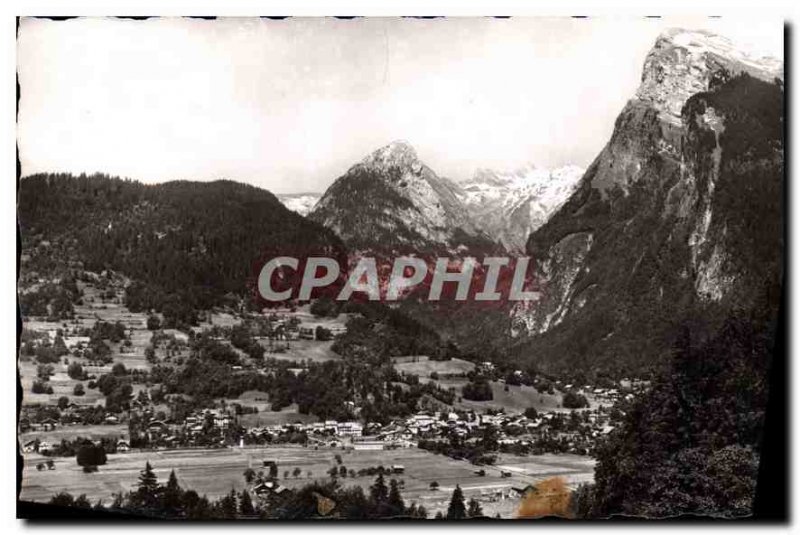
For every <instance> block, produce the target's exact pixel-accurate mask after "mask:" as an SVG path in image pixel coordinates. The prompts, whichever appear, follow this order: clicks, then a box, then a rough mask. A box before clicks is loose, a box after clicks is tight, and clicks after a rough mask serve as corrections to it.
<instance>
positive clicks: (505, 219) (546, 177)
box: [458, 165, 584, 252]
mask: <svg viewBox="0 0 800 535" xmlns="http://www.w3.org/2000/svg"><path fill="white" fill-rule="evenodd" d="M583 172H584V169H582V168H580V167H578V166H574V165H568V166H564V167H559V168H556V169H539V168H537V167H534V166H533V165H529V166H525V167H521V168H519V169H515V170H513V171H494V170H491V169H478V170H477V171H476V172H475V175H474V176H473V177H472V178H471V179H469V180H467V181H464V182H460V183H459V184H458V185H459V187H460V191H459V197H460V198H461V200H462V202H463V203H464V205H465V206H466V207H467V209H468V210H469V212H470V215H471V216H472V217H473V218H474V219H475V220H476V221H480V224H481V226H482V229H483V230H484V231H485V232H486V233H487V234H488V235H489V236H491V237H492V238H494V239H495V240H497V241H499V242H500V243H502V244H503V245H504V246H505V248H506V249H508V250H509V251H513V252H524V250H525V243H526V242H527V240H528V236H529V235H530V234H531V232H533V231H535V230H536V229H538V228H539V227H540V226H542V225H543V224H544V223H545V222H546V221H547V219H548V218H549V217H550V216H551V215H552V214H553V213H554V212H555V211H556V210H557V209H558V208H560V207H561V205H562V204H564V202H565V201H566V200H567V198H568V197H569V196H570V195H571V194H572V193H573V192H574V191H575V188H576V187H577V185H578V181H579V180H580V178H581V176H582V175H583Z"/></svg>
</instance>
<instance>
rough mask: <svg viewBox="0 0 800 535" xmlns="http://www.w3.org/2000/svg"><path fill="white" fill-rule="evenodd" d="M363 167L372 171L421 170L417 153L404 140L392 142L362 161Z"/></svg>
mask: <svg viewBox="0 0 800 535" xmlns="http://www.w3.org/2000/svg"><path fill="white" fill-rule="evenodd" d="M361 165H362V166H364V167H367V168H370V169H388V168H391V167H403V168H408V167H413V168H419V169H420V170H421V168H422V163H421V162H420V161H419V157H418V156H417V151H416V150H414V147H412V146H411V144H410V143H409V142H407V141H404V140H396V141H392V142H391V143H389V144H388V145H385V146H383V147H381V148H379V149H377V150H375V151H374V152H372V153H371V154H369V155H367V156H366V157H365V158H364V159H363V160H361Z"/></svg>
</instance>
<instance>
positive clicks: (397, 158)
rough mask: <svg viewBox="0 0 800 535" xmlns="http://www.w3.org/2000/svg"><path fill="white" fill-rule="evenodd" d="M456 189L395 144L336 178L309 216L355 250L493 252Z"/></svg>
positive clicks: (411, 152)
mask: <svg viewBox="0 0 800 535" xmlns="http://www.w3.org/2000/svg"><path fill="white" fill-rule="evenodd" d="M457 193H458V186H456V185H455V184H454V183H452V182H450V181H449V180H447V179H444V178H441V177H439V176H437V175H436V173H434V172H433V170H431V168H429V167H428V166H427V165H425V164H424V163H422V162H421V161H420V160H419V158H418V157H417V154H416V152H415V151H414V149H413V148H412V147H411V146H410V145H409V144H408V143H405V142H402V141H396V142H393V143H391V144H389V145H387V146H385V147H383V148H380V149H378V150H376V151H375V152H373V153H372V154H370V155H369V156H367V157H366V158H364V159H363V160H362V161H361V162H359V163H357V164H356V165H354V166H353V167H351V168H350V169H349V170H348V171H347V173H345V174H344V175H343V176H341V177H339V178H338V179H337V180H336V181H335V182H334V183H333V185H331V187H330V188H328V190H327V191H326V192H325V194H324V195H323V196H322V198H321V199H320V200H319V202H318V203H317V205H316V206H315V207H314V209H313V211H312V212H311V213H310V214H309V217H310V218H311V219H313V220H314V221H317V222H319V223H321V224H323V225H324V226H326V227H328V228H330V229H332V230H333V231H334V232H336V233H337V234H338V235H339V236H340V237H341V238H342V239H343V240H344V241H345V242H346V243H347V244H348V245H349V246H350V247H351V248H353V249H355V250H358V251H370V250H380V251H381V252H391V253H406V252H429V251H452V252H458V251H462V250H465V249H472V248H476V247H478V248H480V247H481V246H486V247H489V248H491V244H492V242H491V240H490V239H489V238H488V237H487V236H486V235H485V234H484V233H483V232H481V231H480V230H479V229H478V227H477V226H476V225H475V224H474V223H473V221H472V219H471V217H470V216H469V214H468V212H467V209H466V207H465V206H464V205H463V203H462V202H461V200H460V199H459V198H458V195H457Z"/></svg>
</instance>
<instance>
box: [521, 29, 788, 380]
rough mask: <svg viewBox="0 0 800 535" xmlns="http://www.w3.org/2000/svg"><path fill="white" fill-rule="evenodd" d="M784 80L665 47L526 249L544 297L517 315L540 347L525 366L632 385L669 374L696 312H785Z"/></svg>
mask: <svg viewBox="0 0 800 535" xmlns="http://www.w3.org/2000/svg"><path fill="white" fill-rule="evenodd" d="M779 76H782V74H781V73H780V71H779V68H778V67H777V66H776V63H775V62H774V61H772V60H764V61H760V62H759V61H757V60H753V59H751V58H748V57H747V56H744V55H743V54H741V53H739V52H736V51H735V50H734V49H733V48H732V46H731V45H730V44H729V43H728V42H727V41H725V40H724V39H722V38H719V37H717V36H712V35H709V34H700V33H687V32H683V31H670V32H667V33H665V34H663V35H662V36H661V37H660V38H659V39H658V41H657V43H656V46H655V47H654V49H653V51H652V52H651V53H650V54H649V56H648V58H647V60H646V62H645V69H644V73H643V77H642V86H641V87H640V89H639V91H638V93H637V95H636V97H635V98H634V99H632V100H631V101H629V102H628V104H627V105H626V107H625V109H624V110H623V111H622V112H621V113H620V115H619V117H618V118H617V121H616V124H615V128H614V132H613V135H612V137H611V140H610V141H609V143H608V144H607V145H606V147H605V148H604V149H603V151H602V152H601V153H600V154H599V155H598V157H597V158H596V159H595V161H594V162H593V163H592V165H591V166H590V168H589V169H588V170H587V172H586V174H585V175H584V176H583V178H582V179H581V182H580V185H579V186H578V189H577V191H576V192H575V193H574V194H573V195H572V196H571V197H570V199H569V200H568V201H567V202H566V203H565V204H564V206H563V207H562V208H561V209H560V210H559V211H558V212H557V213H556V214H555V215H554V216H553V217H552V218H551V219H550V220H549V221H548V222H547V223H546V224H545V225H543V226H542V227H541V228H540V229H539V230H537V231H536V232H534V233H533V234H532V235H531V237H530V239H529V241H528V244H527V251H528V253H529V254H531V255H532V256H533V257H534V258H535V259H536V261H537V266H538V274H539V277H540V280H541V281H542V283H543V285H544V292H543V294H544V295H543V298H542V299H541V300H540V301H538V302H537V303H535V304H532V305H531V306H529V307H527V308H522V307H520V308H518V309H517V310H516V311H515V314H514V319H515V321H516V328H517V329H518V333H524V334H527V335H529V336H530V335H532V336H533V338H532V339H527V338H526V337H523V338H525V342H523V343H522V344H521V345H520V346H519V347H518V348H517V349H516V352H515V353H516V354H517V355H518V357H519V358H525V359H527V360H530V359H531V358H533V359H534V361H535V363H536V365H538V366H541V367H543V368H562V369H567V368H571V367H572V368H579V369H582V370H595V371H596V370H605V371H609V372H614V371H619V372H620V373H624V370H631V369H642V368H646V367H647V366H649V365H650V364H653V363H654V362H659V361H661V360H662V357H664V356H665V355H666V354H667V353H669V351H670V347H671V342H672V340H673V339H674V334H675V332H676V329H677V328H678V326H679V325H680V323H681V322H682V321H683V320H685V318H687V317H688V316H689V314H690V312H691V311H697V310H702V311H703V314H704V315H705V317H708V318H712V317H714V318H721V317H725V316H726V315H728V311H730V310H732V309H734V308H745V309H747V308H751V307H753V306H755V305H756V303H761V304H763V302H764V301H765V300H766V302H767V303H768V305H770V306H771V308H772V309H773V310H776V309H777V299H778V297H777V295H778V292H779V288H780V283H781V277H782V273H781V262H782V255H783V238H782V224H783V214H782V210H781V203H782V175H783V137H782V128H783V87H782V83H781V82H780V81H779V80H776V77H779ZM692 92H694V93H693V94H691V96H689V95H690V93H692ZM676 110H680V111H679V115H676V113H678V112H676Z"/></svg>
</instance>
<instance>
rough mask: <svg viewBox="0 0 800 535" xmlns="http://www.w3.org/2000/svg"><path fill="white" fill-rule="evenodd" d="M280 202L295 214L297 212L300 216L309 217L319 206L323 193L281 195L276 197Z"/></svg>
mask: <svg viewBox="0 0 800 535" xmlns="http://www.w3.org/2000/svg"><path fill="white" fill-rule="evenodd" d="M275 196H276V197H277V198H278V200H279V201H281V202H282V203H283V205H284V206H285V207H286V208H288V209H289V210H292V211H293V212H297V213H298V214H300V215H302V216H305V215H308V214H309V212H311V210H313V209H314V205H315V204H317V201H319V199H320V197H322V194H321V193H281V194H277V195H275Z"/></svg>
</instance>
